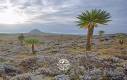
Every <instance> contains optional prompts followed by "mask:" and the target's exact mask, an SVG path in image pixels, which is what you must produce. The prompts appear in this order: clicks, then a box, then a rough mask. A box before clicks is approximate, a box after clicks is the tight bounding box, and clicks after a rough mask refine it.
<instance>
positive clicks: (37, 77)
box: [30, 75, 43, 80]
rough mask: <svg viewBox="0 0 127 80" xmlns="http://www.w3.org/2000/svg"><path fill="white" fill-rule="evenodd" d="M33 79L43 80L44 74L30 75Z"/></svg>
mask: <svg viewBox="0 0 127 80" xmlns="http://www.w3.org/2000/svg"><path fill="white" fill-rule="evenodd" d="M30 78H31V80H43V76H42V75H32V76H30Z"/></svg>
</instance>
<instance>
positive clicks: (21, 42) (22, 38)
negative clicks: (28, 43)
mask: <svg viewBox="0 0 127 80" xmlns="http://www.w3.org/2000/svg"><path fill="white" fill-rule="evenodd" d="M24 39H25V37H24V34H23V33H21V34H20V35H19V36H18V40H19V41H20V44H21V45H23V42H24Z"/></svg>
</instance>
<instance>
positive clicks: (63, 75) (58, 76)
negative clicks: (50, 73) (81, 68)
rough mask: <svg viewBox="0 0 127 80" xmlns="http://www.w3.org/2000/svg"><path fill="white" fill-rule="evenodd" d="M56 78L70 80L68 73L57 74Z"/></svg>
mask: <svg viewBox="0 0 127 80" xmlns="http://www.w3.org/2000/svg"><path fill="white" fill-rule="evenodd" d="M55 80H70V78H69V76H68V75H65V74H62V75H57V76H55Z"/></svg>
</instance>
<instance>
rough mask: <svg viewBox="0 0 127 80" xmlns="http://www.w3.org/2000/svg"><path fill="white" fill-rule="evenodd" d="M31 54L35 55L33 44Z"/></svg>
mask: <svg viewBox="0 0 127 80" xmlns="http://www.w3.org/2000/svg"><path fill="white" fill-rule="evenodd" d="M32 53H33V54H34V53H35V50H34V44H32Z"/></svg>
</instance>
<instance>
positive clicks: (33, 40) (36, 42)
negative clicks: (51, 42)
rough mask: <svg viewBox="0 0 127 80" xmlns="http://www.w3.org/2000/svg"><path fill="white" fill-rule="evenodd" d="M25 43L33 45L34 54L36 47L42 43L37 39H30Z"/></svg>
mask: <svg viewBox="0 0 127 80" xmlns="http://www.w3.org/2000/svg"><path fill="white" fill-rule="evenodd" d="M25 42H26V43H27V44H30V45H31V49H32V53H33V54H35V45H36V44H38V43H39V42H40V41H39V40H38V39H35V38H28V39H26V40H25Z"/></svg>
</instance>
